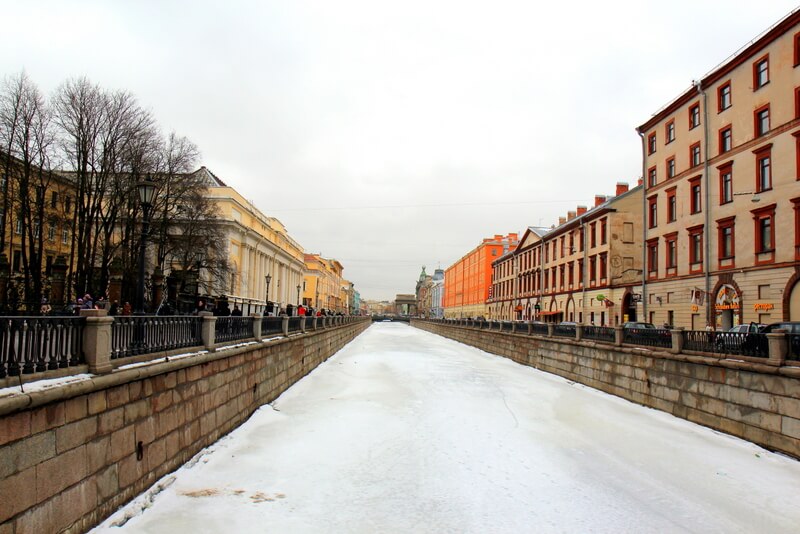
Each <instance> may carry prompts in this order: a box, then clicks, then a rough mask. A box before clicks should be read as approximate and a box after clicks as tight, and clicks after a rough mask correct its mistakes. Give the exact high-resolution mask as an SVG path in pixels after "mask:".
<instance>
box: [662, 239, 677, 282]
mask: <svg viewBox="0 0 800 534" xmlns="http://www.w3.org/2000/svg"><path fill="white" fill-rule="evenodd" d="M664 247H665V248H666V251H667V258H666V260H667V274H675V270H676V269H677V267H678V234H677V233H672V234H669V235H665V236H664ZM670 270H672V272H671V273H670Z"/></svg>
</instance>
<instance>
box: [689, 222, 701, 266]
mask: <svg viewBox="0 0 800 534" xmlns="http://www.w3.org/2000/svg"><path fill="white" fill-rule="evenodd" d="M688 231H689V272H691V273H696V272H698V271H702V270H703V225H702V224H701V225H700V226H694V227H692V228H689V229H688Z"/></svg>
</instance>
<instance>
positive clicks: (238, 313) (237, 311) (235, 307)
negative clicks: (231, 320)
mask: <svg viewBox="0 0 800 534" xmlns="http://www.w3.org/2000/svg"><path fill="white" fill-rule="evenodd" d="M231 316H232V317H241V316H242V310H240V309H239V305H238V304H234V305H233V311H232V312H231Z"/></svg>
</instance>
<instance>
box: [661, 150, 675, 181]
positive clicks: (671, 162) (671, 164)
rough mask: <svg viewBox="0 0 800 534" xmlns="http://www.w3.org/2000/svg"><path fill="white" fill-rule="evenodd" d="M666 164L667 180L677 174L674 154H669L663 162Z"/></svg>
mask: <svg viewBox="0 0 800 534" xmlns="http://www.w3.org/2000/svg"><path fill="white" fill-rule="evenodd" d="M664 164H665V165H666V173H667V180H669V179H671V178H675V176H677V175H678V169H677V167H676V166H675V156H671V157H669V158H667V159H666V161H665V162H664Z"/></svg>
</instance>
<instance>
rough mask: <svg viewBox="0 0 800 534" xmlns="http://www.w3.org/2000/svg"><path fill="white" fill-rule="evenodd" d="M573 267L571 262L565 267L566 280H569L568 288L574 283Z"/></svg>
mask: <svg viewBox="0 0 800 534" xmlns="http://www.w3.org/2000/svg"><path fill="white" fill-rule="evenodd" d="M574 267H575V265H574V263H573V262H569V264H568V265H567V278H568V279H569V287H572V285H573V284H574V283H575V272H574Z"/></svg>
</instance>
